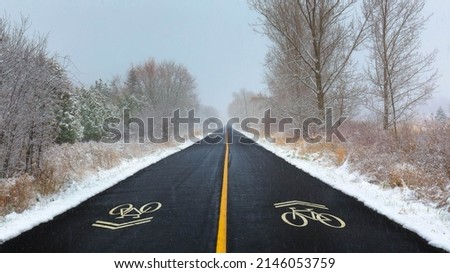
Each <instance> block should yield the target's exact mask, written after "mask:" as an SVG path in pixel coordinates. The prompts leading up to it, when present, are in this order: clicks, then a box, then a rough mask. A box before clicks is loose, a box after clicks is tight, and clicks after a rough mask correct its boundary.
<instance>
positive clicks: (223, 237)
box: [216, 130, 229, 253]
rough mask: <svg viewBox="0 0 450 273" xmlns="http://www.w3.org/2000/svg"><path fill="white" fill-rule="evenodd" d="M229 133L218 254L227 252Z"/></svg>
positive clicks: (226, 138)
mask: <svg viewBox="0 0 450 273" xmlns="http://www.w3.org/2000/svg"><path fill="white" fill-rule="evenodd" d="M228 153H229V147H228V132H227V130H225V161H224V163H223V180H222V194H221V197H220V211H219V227H218V229H217V243H216V253H226V252H227V200H228Z"/></svg>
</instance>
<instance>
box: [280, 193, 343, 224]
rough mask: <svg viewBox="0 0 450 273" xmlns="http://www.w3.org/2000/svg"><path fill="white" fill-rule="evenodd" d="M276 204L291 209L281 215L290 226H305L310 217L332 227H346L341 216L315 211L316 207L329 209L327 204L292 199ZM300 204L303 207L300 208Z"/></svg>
mask: <svg viewBox="0 0 450 273" xmlns="http://www.w3.org/2000/svg"><path fill="white" fill-rule="evenodd" d="M274 206H275V208H288V209H289V210H290V211H287V212H284V213H283V214H282V215H281V219H282V220H283V222H285V223H286V224H288V225H290V226H294V227H297V228H301V227H305V226H307V225H308V223H309V221H308V219H310V220H313V221H317V222H319V223H322V224H324V225H325V226H328V227H331V228H337V229H343V228H345V227H346V223H345V222H344V221H343V220H342V219H341V218H339V217H337V216H335V215H333V214H329V213H324V212H317V211H314V209H321V210H329V209H328V208H327V207H326V206H325V205H321V204H315V203H310V202H305V201H299V200H292V201H287V202H281V203H275V204H274ZM298 206H300V207H301V208H298Z"/></svg>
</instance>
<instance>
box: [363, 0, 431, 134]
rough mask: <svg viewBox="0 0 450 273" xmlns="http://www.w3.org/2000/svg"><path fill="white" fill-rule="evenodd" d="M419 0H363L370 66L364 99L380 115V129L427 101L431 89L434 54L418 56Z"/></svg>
mask: <svg viewBox="0 0 450 273" xmlns="http://www.w3.org/2000/svg"><path fill="white" fill-rule="evenodd" d="M424 4H425V1H423V0H411V1H404V0H365V1H364V9H365V11H366V12H367V13H368V14H369V22H370V35H369V40H368V41H369V49H370V65H369V66H368V68H367V73H366V74H367V76H368V79H369V82H370V85H371V89H370V90H371V92H370V93H369V95H370V97H369V98H368V99H367V100H366V101H367V102H369V104H368V106H369V107H370V109H372V110H373V111H374V112H376V113H378V114H380V115H381V116H382V120H383V129H384V130H388V129H389V128H391V127H393V129H394V134H395V136H397V135H398V134H397V123H398V122H399V121H400V120H402V119H406V118H407V117H408V116H409V115H410V114H411V113H412V110H413V109H414V107H415V106H416V105H417V104H419V103H421V102H423V101H425V100H426V99H428V98H429V97H430V96H431V94H432V92H433V90H434V89H435V82H436V77H437V71H436V70H435V69H433V67H432V65H433V62H434V60H435V57H436V51H434V52H432V53H430V54H426V55H423V54H421V53H420V33H421V31H422V30H423V28H424V24H425V23H426V21H427V19H428V18H426V17H423V15H422V14H421V13H422V10H423V7H424Z"/></svg>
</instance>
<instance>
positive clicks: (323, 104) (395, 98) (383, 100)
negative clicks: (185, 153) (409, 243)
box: [228, 0, 450, 210]
mask: <svg viewBox="0 0 450 273" xmlns="http://www.w3.org/2000/svg"><path fill="white" fill-rule="evenodd" d="M249 5H250V6H251V7H252V8H253V9H254V10H255V11H257V12H258V13H259V14H260V21H258V22H257V24H256V27H257V28H258V31H260V32H262V33H263V34H265V35H266V36H267V37H268V38H269V39H270V40H271V42H272V43H271V47H270V51H269V53H268V54H267V58H266V84H267V90H266V91H265V92H252V91H249V90H241V91H239V92H236V93H234V99H233V101H232V102H231V103H230V105H229V109H228V110H229V111H228V112H229V115H230V116H233V117H235V116H237V117H241V118H244V117H249V116H251V117H258V118H261V117H263V116H264V114H263V113H264V111H265V110H266V109H271V114H272V115H273V116H274V117H276V118H279V119H280V118H286V117H289V118H291V119H292V123H290V124H289V126H288V127H287V131H289V129H291V132H292V129H293V128H299V129H301V130H302V131H303V132H305V131H307V132H308V133H309V134H311V135H312V136H315V135H321V134H322V135H324V134H325V133H326V132H325V131H326V128H324V126H314V125H313V126H310V127H307V128H305V127H304V123H303V121H305V120H306V119H308V118H317V119H319V120H322V121H325V120H326V109H327V108H331V109H332V110H333V115H332V117H333V121H334V122H336V121H338V120H339V118H340V117H343V116H346V117H348V118H347V120H346V121H344V122H343V123H342V124H340V126H339V130H340V131H341V133H342V134H343V135H344V136H345V138H346V139H347V142H345V141H344V142H342V141H339V140H338V139H337V138H333V141H332V142H326V141H325V139H324V140H322V141H321V142H319V143H310V142H308V141H305V139H302V140H299V141H298V142H297V143H295V144H285V141H284V140H285V137H286V135H285V134H282V133H277V132H278V130H276V129H275V127H276V126H273V127H272V132H271V134H272V135H273V136H275V137H276V144H277V145H284V146H287V147H289V149H291V150H292V156H295V157H299V158H303V159H306V160H313V161H317V162H320V163H321V164H332V165H335V166H342V165H344V164H345V167H347V168H350V169H351V170H352V171H357V172H359V173H361V174H364V175H367V176H368V177H369V179H370V180H371V181H372V182H373V183H374V184H378V185H380V187H383V188H396V187H398V188H405V189H406V188H407V189H410V190H413V191H414V193H415V195H416V197H417V198H418V199H419V200H422V201H424V202H426V203H428V204H430V205H431V206H434V207H438V208H446V209H447V210H449V209H450V146H449V143H450V121H449V119H448V117H447V113H446V111H445V110H444V109H443V108H442V107H441V108H439V109H436V114H434V115H433V116H431V117H423V116H419V115H417V113H416V109H417V106H418V105H420V104H422V103H424V102H426V101H427V100H428V99H429V98H430V97H431V96H432V95H433V92H434V90H435V87H436V79H437V71H436V69H434V67H433V63H434V60H435V57H436V52H429V53H426V52H425V53H424V52H423V50H422V49H421V47H420V42H421V41H420V34H421V31H422V30H423V29H424V27H425V25H426V22H427V19H428V17H427V15H425V14H423V13H422V11H423V8H424V5H425V1H423V0H418V1H401V0H393V1H391V0H364V1H322V0H312V1H282V0H250V1H249ZM356 52H358V53H356ZM356 54H357V55H358V56H357V57H356ZM361 56H363V57H361ZM449 109H450V108H449ZM324 123H325V122H324ZM259 129H260V130H261V131H260V134H261V135H263V134H264V132H263V130H262V129H261V128H259Z"/></svg>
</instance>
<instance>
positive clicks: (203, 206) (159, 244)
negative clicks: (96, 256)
mask: <svg viewBox="0 0 450 273" xmlns="http://www.w3.org/2000/svg"><path fill="white" fill-rule="evenodd" d="M228 135H229V136H228V137H227V141H225V137H224V136H225V135H224V134H220V135H218V136H220V137H221V141H220V142H218V143H216V144H210V143H211V142H217V140H218V139H219V138H214V137H215V136H214V135H212V136H210V137H207V138H205V139H204V140H202V141H200V142H199V143H198V144H195V145H193V146H191V147H189V148H187V149H185V150H183V151H181V152H178V153H176V154H174V155H172V156H169V157H167V158H165V159H163V160H161V161H159V162H158V163H156V164H153V165H151V166H149V167H147V168H145V169H143V170H141V171H140V172H138V173H136V174H135V175H133V176H131V177H129V178H127V179H126V180H124V181H122V182H120V183H118V184H117V185H116V186H114V187H112V188H110V189H108V190H106V191H104V192H102V193H100V194H98V195H96V196H94V197H92V198H90V199H88V200H87V201H85V202H84V203H82V204H81V205H79V206H77V207H75V208H73V209H71V210H69V211H67V212H65V213H63V214H61V215H59V216H57V217H55V219H54V220H52V221H50V222H47V223H43V224H41V225H39V226H37V227H35V228H33V229H32V230H30V231H27V232H25V233H23V234H21V235H20V236H18V237H16V238H14V239H12V240H9V241H7V242H5V243H4V244H2V245H0V252H106V253H111V252H176V253H180V252H216V251H227V252H276V253H280V252H408V253H409V252H442V250H441V249H437V248H434V247H432V246H430V245H428V244H427V242H426V241H425V240H423V239H422V238H421V237H419V236H418V235H416V234H415V233H413V232H410V231H408V230H405V229H404V228H402V227H401V226H400V225H398V224H396V223H395V222H393V221H391V220H389V219H387V218H386V217H384V216H382V215H380V214H378V213H376V212H374V211H373V210H371V209H369V208H367V207H365V206H364V205H363V204H362V203H360V202H358V201H357V200H356V199H354V198H352V197H349V196H347V195H345V194H343V193H341V192H340V191H337V190H335V189H333V188H331V187H330V186H327V185H326V184H324V183H323V182H321V181H320V180H318V179H316V178H314V177H311V176H310V175H308V174H306V173H305V172H303V171H301V170H299V169H297V168H296V167H294V166H292V165H290V164H289V163H287V162H285V161H284V160H283V159H281V158H279V157H277V156H275V155H274V154H272V153H270V152H268V151H266V150H265V149H263V148H262V147H260V146H258V145H256V144H252V141H251V140H249V139H247V138H245V137H243V135H241V134H239V133H238V132H236V131H232V134H231V130H229V133H228ZM225 142H227V143H230V144H226V143H225ZM225 162H227V164H225ZM227 168H228V169H227ZM224 171H225V172H224ZM224 185H225V189H224V191H222V187H223V186H224ZM219 223H220V224H219ZM218 246H221V250H219V247H218Z"/></svg>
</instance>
